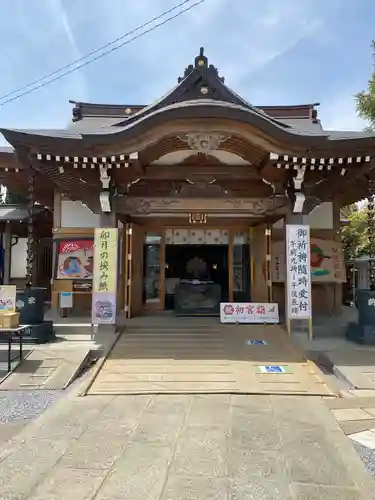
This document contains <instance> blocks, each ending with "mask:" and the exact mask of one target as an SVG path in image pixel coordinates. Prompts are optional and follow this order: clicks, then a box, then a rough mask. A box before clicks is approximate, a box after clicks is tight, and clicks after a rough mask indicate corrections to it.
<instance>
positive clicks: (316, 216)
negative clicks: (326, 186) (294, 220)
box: [273, 201, 333, 229]
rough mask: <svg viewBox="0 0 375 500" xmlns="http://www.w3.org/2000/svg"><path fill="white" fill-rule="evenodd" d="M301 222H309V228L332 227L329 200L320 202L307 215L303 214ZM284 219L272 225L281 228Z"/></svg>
mask: <svg viewBox="0 0 375 500" xmlns="http://www.w3.org/2000/svg"><path fill="white" fill-rule="evenodd" d="M303 223H304V224H309V225H310V228H311V229H333V206H332V202H331V201H326V202H324V203H321V204H320V205H318V206H317V207H315V208H314V210H313V211H312V212H310V213H309V214H308V215H304V216H303ZM283 226H284V220H283V219H281V220H279V221H277V222H276V223H275V224H274V225H273V227H274V228H275V229H281V228H282V227H283Z"/></svg>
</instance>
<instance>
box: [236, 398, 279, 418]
mask: <svg viewBox="0 0 375 500" xmlns="http://www.w3.org/2000/svg"><path fill="white" fill-rule="evenodd" d="M231 406H232V410H233V411H234V412H236V411H239V412H246V413H248V414H249V413H252V414H254V413H255V414H257V413H268V414H272V412H273V408H272V402H271V397H270V396H263V395H262V396H247V395H243V394H235V395H233V396H232V398H231Z"/></svg>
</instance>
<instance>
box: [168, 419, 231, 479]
mask: <svg viewBox="0 0 375 500" xmlns="http://www.w3.org/2000/svg"><path fill="white" fill-rule="evenodd" d="M227 452H228V434H227V433H225V432H224V430H223V429H219V428H217V427H215V428H211V429H210V428H205V427H190V428H188V429H187V430H186V431H185V432H184V433H183V434H182V435H181V437H180V439H179V441H178V445H177V449H176V453H175V455H174V459H173V463H172V466H171V470H172V473H173V474H176V475H185V476H207V477H224V476H226V474H227Z"/></svg>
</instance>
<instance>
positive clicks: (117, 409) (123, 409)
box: [86, 395, 151, 420]
mask: <svg viewBox="0 0 375 500" xmlns="http://www.w3.org/2000/svg"><path fill="white" fill-rule="evenodd" d="M86 397H90V396H86ZM93 397H94V396H93ZM95 397H96V396H95ZM150 403H151V396H142V395H138V396H116V397H114V398H113V399H112V401H111V402H110V403H109V404H108V405H107V406H106V408H105V409H104V411H103V412H102V414H101V417H102V418H109V419H117V420H123V419H125V420H126V419H128V418H129V417H134V418H138V417H139V416H140V415H141V414H142V413H143V412H144V411H145V410H146V408H147V407H148V406H149V405H150Z"/></svg>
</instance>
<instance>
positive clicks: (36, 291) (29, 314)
mask: <svg viewBox="0 0 375 500" xmlns="http://www.w3.org/2000/svg"><path fill="white" fill-rule="evenodd" d="M45 294H46V289H45V288H39V287H29V288H28V287H26V288H24V289H22V290H17V292H16V308H17V311H18V312H19V313H20V324H21V325H37V324H39V323H42V321H43V319H44V300H45Z"/></svg>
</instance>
